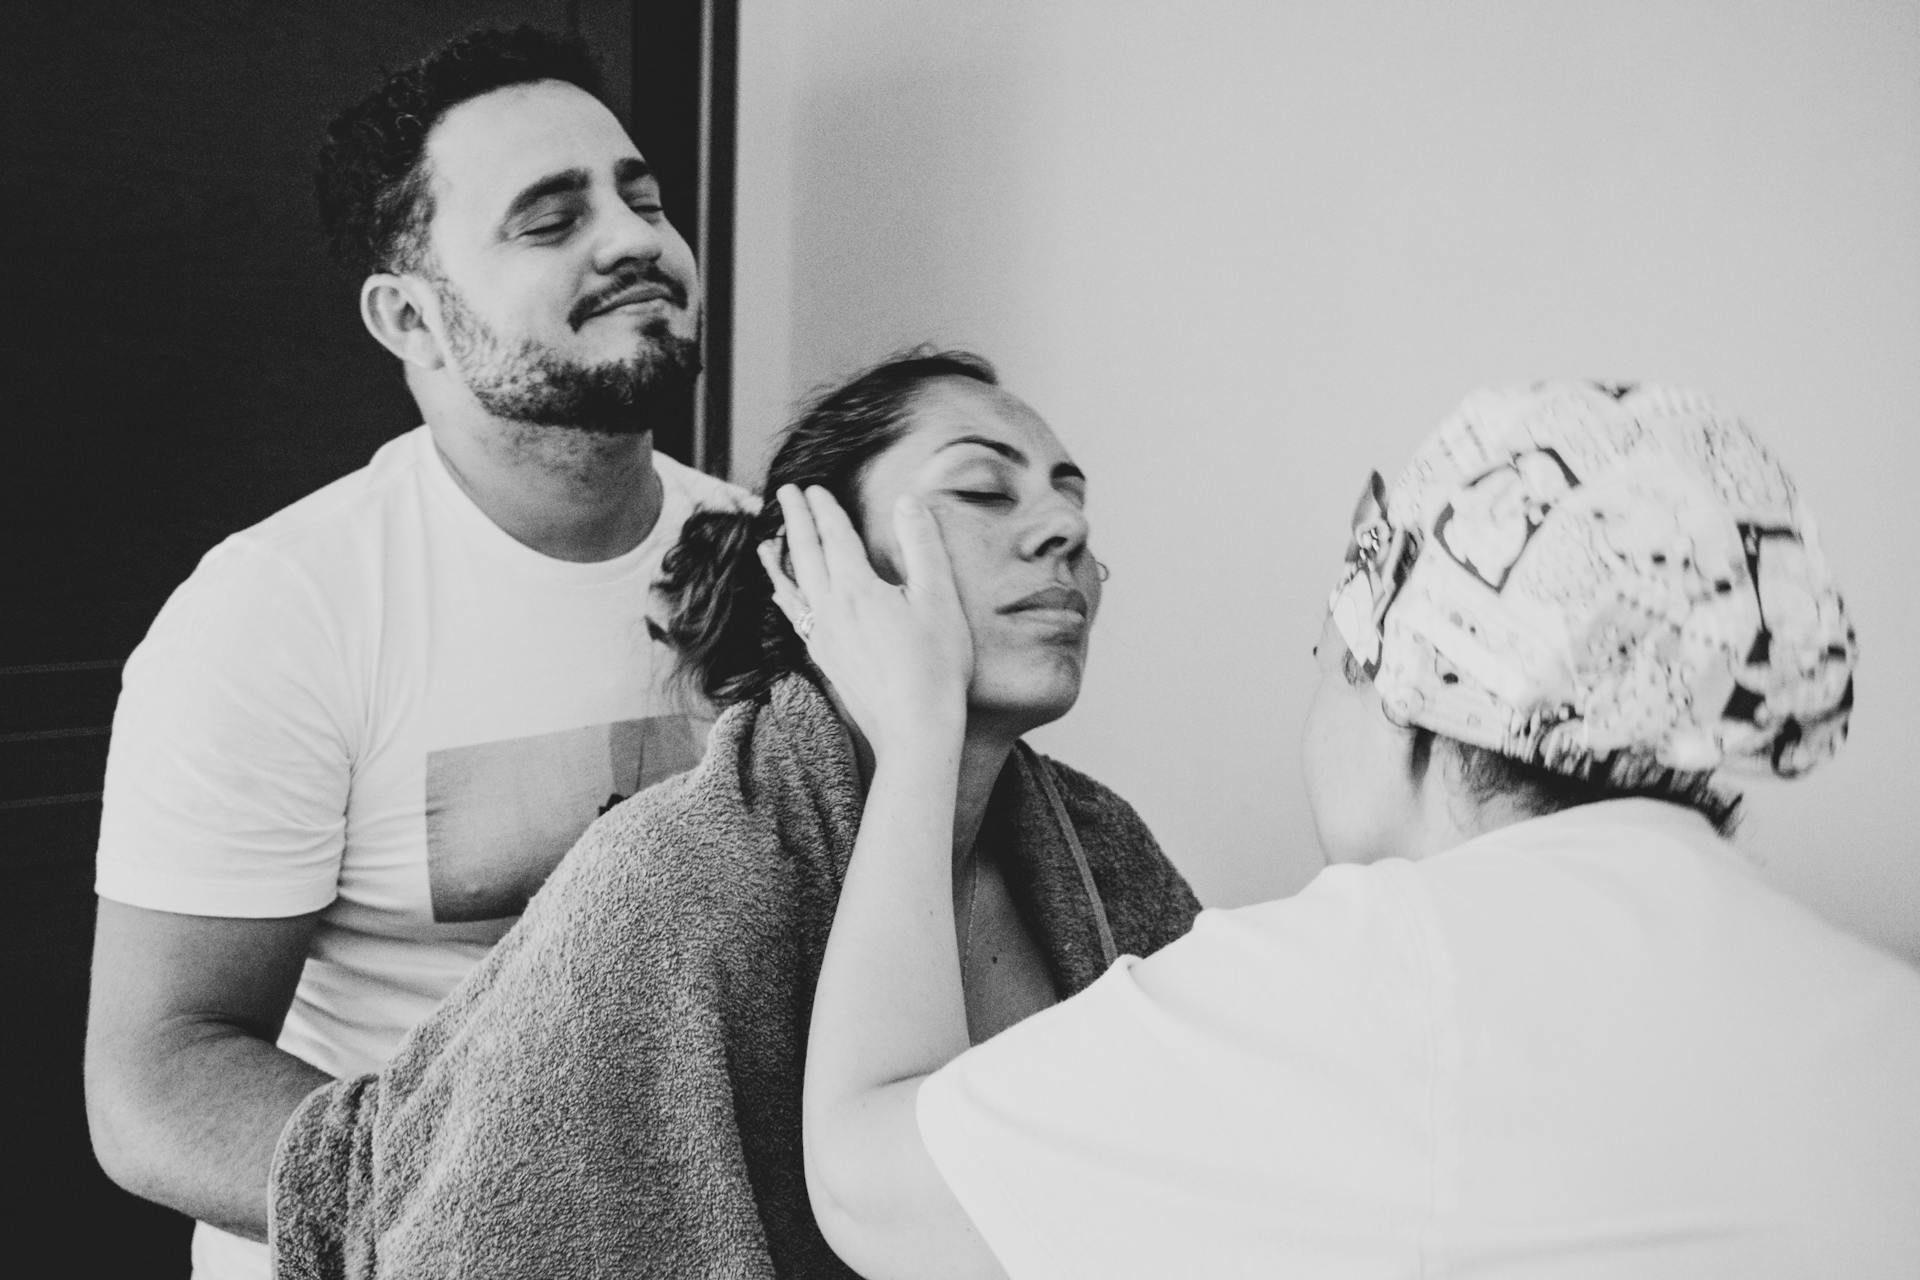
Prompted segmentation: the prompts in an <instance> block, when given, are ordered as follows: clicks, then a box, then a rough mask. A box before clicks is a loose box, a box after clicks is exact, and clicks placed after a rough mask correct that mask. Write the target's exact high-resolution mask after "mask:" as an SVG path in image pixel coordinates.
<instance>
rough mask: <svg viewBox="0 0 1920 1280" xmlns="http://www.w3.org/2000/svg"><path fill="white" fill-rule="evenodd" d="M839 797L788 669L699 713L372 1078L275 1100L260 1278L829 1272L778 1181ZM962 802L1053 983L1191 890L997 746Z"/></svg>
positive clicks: (821, 732) (1149, 850) (811, 705)
mask: <svg viewBox="0 0 1920 1280" xmlns="http://www.w3.org/2000/svg"><path fill="white" fill-rule="evenodd" d="M863 802H864V796H863V793H862V788H861V784H860V780H859V775H858V772H857V770H856V767H855V764H854V756H853V750H852V745H851V742H850V741H849V739H848V737H847V734H846V730H845V728H844V727H843V726H842V725H841V723H840V721H839V719H838V717H837V716H836V715H835V713H834V712H833V710H832V708H831V706H830V705H829V703H828V702H827V700H826V698H825V697H824V695H823V694H822V693H821V692H820V691H819V689H818V688H817V687H816V686H814V685H813V684H812V683H810V682H809V681H807V680H805V679H803V678H801V677H790V678H788V679H787V680H785V681H783V682H782V683H780V684H779V685H777V686H776V687H775V688H774V690H773V691H772V693H771V695H770V697H769V698H768V699H767V700H766V701H764V702H757V703H747V704H742V705H738V706H735V707H733V708H731V709H729V710H728V711H727V712H726V713H725V714H724V715H723V716H722V717H721V718H720V720H719V722H718V723H717V724H716V725H715V726H714V730H713V734H712V737H711V740H710V742H709V744H708V750H707V755H706V758H705V760H704V761H703V762H702V764H701V765H700V766H699V767H698V768H697V769H695V770H694V771H693V772H691V773H688V774H684V775H682V776H680V777H678V778H675V779H672V780H669V781H667V782H665V783H662V784H660V785H659V786H656V787H654V788H652V789H651V790H648V791H646V792H643V793H642V794H640V795H638V796H636V797H634V798H633V799H632V800H630V801H628V802H627V803H625V804H623V805H620V806H619V807H618V808H616V809H614V810H613V811H612V812H610V813H608V814H607V815H606V816H605V817H603V818H602V819H600V820H599V821H598V822H596V823H595V824H594V825H593V826H592V828H590V829H589V830H588V831H587V833H586V834H585V835H584V836H582V837H581V840H580V843H579V844H578V845H577V846H576V847H575V848H574V849H573V850H572V852H570V853H569V854H568V855H567V857H566V859H565V860H564V861H563V862H562V863H561V865H560V867H559V868H558V869H557V870H556V871H555V872H554V874H553V876H552V877H551V878H550V880H549V881H548V883H547V885H546V887H545V888H544V889H542V890H541V891H540V892H539V893H538V894H537V895H535V897H534V899H533V901H532V903H531V904H529V906H528V908H527V911H526V913H525V915H524V916H522V918H521V920H520V921H519V923H518V924H517V925H515V927H514V928H513V929H512V931H511V932H509V933H508V934H507V936H506V937H505V938H504V939H503V940H502V941H501V942H500V944H499V945H498V946H497V947H495V948H494V950H493V951H492V952H491V953H490V954H489V955H488V957H487V958H486V959H485V960H484V961H483V962H482V963H481V964H480V965H479V966H478V968H476V969H475V971H474V972H473V973H472V974H471V975H470V976H469V977H468V978H467V980H466V981H465V982H463V983H462V984H461V986H460V987H459V988H458V989H457V990H456V991H455V992H454V994H453V995H452V996H451V997H449V998H448V1000H447V1002H446V1004H444V1005H443V1006H442V1007H441V1008H440V1009H439V1010H438V1011H437V1012H436V1013H435V1014H434V1015H433V1016H432V1017H430V1018H429V1019H428V1020H427V1021H426V1022H424V1023H422V1024H421V1025H420V1026H419V1027H417V1028H416V1029H415V1030H414V1031H413V1033H412V1034H411V1035H409V1036H408V1038H407V1040H406V1041H405V1042H404V1043H403V1044H402V1045H401V1047H400V1049H399V1050H398V1051H397V1052H396V1054H395V1055H394V1057H393V1059H392V1061H391V1062H390V1063H389V1064H388V1065H387V1067H386V1068H385V1069H384V1070H383V1071H381V1072H380V1073H379V1074H377V1075H371V1076H362V1077H359V1078H357V1079H352V1080H342V1081H338V1082H335V1083H333V1084H330V1085H328V1086H326V1087H324V1088H321V1089H318V1090H316V1091H315V1092H314V1093H312V1094H311V1095H309V1096H308V1097H307V1099H306V1100H305V1101H304V1102H303V1103H302V1104H301V1106H300V1108H299V1109H298V1110H297V1111H296V1112H295V1113H294V1116H293V1118H292V1119H291V1120H290V1121H289V1122H288V1124H287V1127H286V1130H285V1131H284V1133H283V1134H282V1136H281V1139H280V1145H279V1149H278V1151H277V1152H276V1153H275V1157H274V1164H273V1172H272V1183H271V1188H270V1192H271V1205H272V1207H271V1224H270V1241H271V1245H272V1249H273V1255H274V1266H275V1274H276V1275H277V1276H279V1277H281V1280H322V1278H325V1280H347V1278H349V1277H351V1278H354V1280H358V1278H359V1277H374V1276H393V1277H397V1276H406V1277H431V1276H460V1277H465V1278H469V1280H476V1278H481V1277H494V1276H499V1277H508V1276H512V1277H535V1276H537V1277H542V1278H545V1280H571V1278H572V1277H600V1276H607V1277H611V1276H621V1277H655V1276H657V1277H674V1278H675V1280H682V1278H684V1277H696V1276H697V1277H727V1278H729V1280H750V1278H754V1277H774V1276H782V1277H833V1278H834V1280H845V1278H850V1277H852V1276H853V1273H852V1272H851V1271H849V1270H848V1269H847V1268H846V1267H845V1266H844V1265H843V1264H841V1262H840V1261H839V1260H838V1259H837V1258H836V1257H835V1256H834V1254H833V1252H832V1250H831V1249H829V1248H828V1246H827V1243H826V1241H825V1240H824V1239H823V1238H822V1237H821V1235H820V1231H819V1228H818V1226H817V1225H816V1224H815V1223H814V1220H813V1213H812V1210H811V1209H810V1207H809V1205H808V1202H807V1190H806V1180H805V1175H804V1173H803V1170H802V1166H801V1156H800V1092H801V1075H802V1069H803V1067H804V1064H805V1061H806V1034H807V1024H808V1019H809V1016H810V1013H811V1009H812V1003H813V988H814V984H815V981H816V980H817V978H818V976H819V971H820V957H821V953H822V951H823V950H824V949H825V946H826V941H827V934H828V931H829V929H830V928H831V926H832V923H833V911H834V904H835V902H836V900H837V898H838V895H839V890H840V883H841V878H842V876H843V874H844V872H845V870H846V864H847V859H848V856H849V855H850V854H851V852H852V848H853V840H854V836H855V834H856V833H857V831H858V829H859V823H860V813H861V808H862V805H863ZM1063 815H1064V820H1065V825H1064V826H1063V822H1062V816H1063ZM988 822H989V823H990V824H1000V825H997V826H995V827H994V828H993V829H994V830H997V831H998V832H1000V833H1001V834H1003V835H1004V836H1005V837H1006V839H1005V841H1004V842H1003V843H1004V845H1006V846H1008V847H1002V848H1000V849H999V852H998V856H1000V857H1001V858H1002V859H1003V864H1004V867H1005V874H1006V877H1007V882H1008V885H1009V889H1010V891H1011V892H1012V894H1013V895H1014V898H1015V902H1016V905H1017V906H1018V908H1019V910H1020V912H1021V915H1022V918H1023V919H1024V920H1025V922H1026V923H1027V925H1028V926H1029V928H1031V929H1032V930H1033V932H1034V934H1035V936H1036V938H1037V940H1038V942H1039V945H1040V948H1041V950H1042V952H1043V953H1044V954H1045V955H1046V956H1047V960H1048V963H1049V965H1050V966H1051V969H1052V973H1053V978H1054V984H1055V987H1056V988H1057V989H1058V990H1059V991H1060V992H1061V993H1062V994H1063V995H1066V994H1071V993H1073V992H1075V991H1078V990H1080V989H1081V988H1082V987H1084V986H1086V985H1087V984H1088V983H1090V982H1091V981H1093V979H1094V978H1096V977H1098V976H1099V974H1100V973H1101V972H1102V971H1103V970H1104V969H1105V967H1106V965H1107V963H1108V961H1109V958H1110V956H1109V950H1110V948H1111V949H1117V950H1118V951H1119V952H1122V953H1128V952H1130V953H1133V954H1136V955H1145V954H1147V953H1149V952H1152V951H1154V950H1156V949H1158V948H1159V947H1160V946H1162V945H1164V944H1165V943H1167V942H1170V941H1172V940H1173V939H1174V938H1176V937H1178V936H1179V935H1180V934H1182V933H1184V932H1185V931H1186V929H1187V928H1188V926H1189V925H1190V924H1191V923H1192V920H1193V917H1194V915H1195V913H1196V912H1197V911H1198V910H1199V904H1198V903H1197V902H1196V901H1195V900H1194V897H1193V894H1192V892H1191V890H1190V889H1189V888H1188V887H1187V885H1186V882H1185V881H1184V880H1183V879H1182V878H1181V877H1180V874H1179V872H1177V871H1176V870H1175V869H1174V868H1173V866H1172V865H1171V864H1170V863H1169V862H1167V860H1166V858H1165V857H1164V856H1163V855H1162V854H1161V852H1160V849H1159V846H1158V845H1157V844H1156V843H1155V842H1154V839H1153V837H1152V835H1151V834H1150V833H1149V832H1148V831H1147V829H1146V827H1145V825H1144V824H1143V823H1142V822H1141V821H1140V819H1139V817H1138V816H1137V815H1136V814H1135V813H1134V812H1133V810H1132V809H1131V808H1130V807H1129V806H1128V805H1127V804H1126V802H1125V801H1123V800H1121V799H1120V798H1119V797H1117V796H1115V795H1114V794H1113V793H1112V792H1110V791H1108V790H1107V789H1106V788H1104V787H1102V786H1100V785H1099V784H1098V783H1096V782H1094V781H1092V780H1091V779H1089V778H1086V777H1084V776H1083V775H1081V774H1078V773H1076V772H1074V771H1073V770H1071V769H1068V768H1066V767H1065V766H1062V765H1060V764H1058V763H1056V762H1054V761H1051V760H1048V759H1046V758H1045V757H1042V756H1039V755H1037V754H1035V753H1034V752H1032V751H1031V750H1029V749H1027V748H1026V747H1025V746H1024V745H1022V746H1021V747H1019V748H1018V749H1017V750H1016V751H1015V754H1014V756H1013V758H1012V759H1011V760H1010V761H1009V763H1008V767H1007V771H1006V773H1004V774H1003V775H1002V778H1001V783H1000V786H999V787H998V788H997V789H996V792H995V798H994V807H993V810H992V811H990V813H989V817H988ZM1076 844H1077V845H1078V846H1079V849H1080V850H1081V851H1083V853H1084V857H1083V858H1081V857H1079V856H1077V855H1076V850H1075V845H1076ZM1090 885H1091V886H1092V893H1097V895H1098V901H1096V900H1095V899H1094V897H1092V896H1090V890H1089V886H1090ZM1103 917H1104V926H1105V928H1104V930H1103V924H1102V921H1103ZM1103 932H1110V936H1111V943H1110V944H1109V943H1108V942H1107V941H1105V940H1104V938H1103Z"/></svg>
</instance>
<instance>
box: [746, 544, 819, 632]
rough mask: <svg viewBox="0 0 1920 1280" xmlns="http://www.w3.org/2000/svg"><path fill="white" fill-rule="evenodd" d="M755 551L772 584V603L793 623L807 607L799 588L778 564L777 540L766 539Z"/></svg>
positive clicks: (778, 546) (805, 599) (778, 548)
mask: <svg viewBox="0 0 1920 1280" xmlns="http://www.w3.org/2000/svg"><path fill="white" fill-rule="evenodd" d="M756 550H757V551H758V552H759V553H760V567H761V568H762V569H765V570H766V571H767V580H768V581H769V582H770V583H772V584H773V602H774V603H775V604H777V605H779V606H780V612H782V613H784V614H786V615H787V621H789V622H791V621H793V620H794V619H795V618H797V617H799V616H800V611H801V610H803V609H805V608H806V607H807V598H806V597H805V596H803V595H801V594H800V588H799V587H798V586H797V585H795V583H794V581H793V579H792V578H789V577H788V576H787V571H786V569H785V568H784V567H782V565H781V564H780V542H779V540H778V539H776V538H768V539H767V540H766V541H765V542H763V543H761V544H760V545H759V547H757V548H756Z"/></svg>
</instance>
